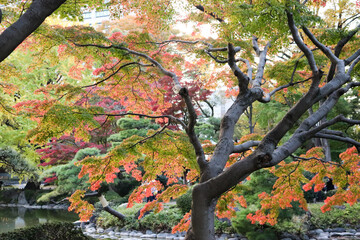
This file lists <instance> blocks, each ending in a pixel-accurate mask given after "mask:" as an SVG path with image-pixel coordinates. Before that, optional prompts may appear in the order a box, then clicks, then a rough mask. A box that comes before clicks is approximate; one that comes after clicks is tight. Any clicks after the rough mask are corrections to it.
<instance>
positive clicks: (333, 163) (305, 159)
mask: <svg viewBox="0 0 360 240" xmlns="http://www.w3.org/2000/svg"><path fill="white" fill-rule="evenodd" d="M290 157H292V158H293V159H294V161H298V162H300V161H310V160H317V161H319V162H322V163H327V164H330V165H335V166H341V164H339V163H335V162H330V161H326V160H324V159H321V158H316V157H310V158H304V157H299V156H295V155H292V154H291V155H290Z"/></svg>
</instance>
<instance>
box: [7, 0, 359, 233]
mask: <svg viewBox="0 0 360 240" xmlns="http://www.w3.org/2000/svg"><path fill="white" fill-rule="evenodd" d="M331 2H332V4H334V5H335V6H336V8H334V9H329V10H326V11H325V12H324V13H321V14H318V13H320V9H321V7H322V6H324V4H327V2H326V1H303V2H300V1H290V0H289V1H275V0H274V1H270V2H269V1H261V0H259V1H212V0H203V1H197V2H193V1H188V2H186V3H184V5H186V6H185V9H186V10H188V11H190V14H189V15H188V16H186V18H183V19H182V20H183V21H185V22H187V23H189V22H190V23H192V22H195V21H196V22H200V24H199V25H197V26H195V28H196V29H197V30H196V31H194V32H193V33H192V34H191V36H182V37H181V36H172V35H170V34H166V33H167V31H165V29H168V27H169V25H170V24H171V23H173V22H175V21H176V20H178V19H176V18H175V17H174V16H175V15H176V14H178V12H177V11H176V9H179V8H180V7H182V6H179V5H176V4H175V3H172V2H171V1H163V0H158V1H155V2H151V3H150V2H149V1H137V2H136V3H134V2H130V1H123V2H122V3H121V4H122V5H121V6H120V5H119V4H118V3H117V2H116V1H108V2H107V3H104V2H103V1H83V2H81V3H79V4H73V3H72V2H71V1H66V4H64V3H65V1H51V0H46V1H40V0H37V1H36V0H34V1H32V2H29V3H27V2H26V3H22V1H14V3H16V4H18V5H16V4H15V5H14V6H15V7H17V9H18V8H19V7H20V8H22V9H24V14H22V15H21V16H20V18H19V19H18V21H17V22H15V23H14V24H12V25H9V27H7V28H6V30H5V31H4V32H3V33H2V34H1V35H0V43H1V44H0V46H1V49H2V50H1V55H0V59H1V60H4V59H5V58H6V57H8V55H9V54H10V53H11V52H12V51H13V50H14V49H15V48H16V47H17V46H18V45H19V44H20V42H21V41H23V40H24V39H25V38H26V37H28V35H29V34H31V33H32V32H34V31H35V29H36V28H37V27H39V26H40V24H41V23H42V22H43V20H44V19H45V18H46V17H47V16H48V15H50V14H51V13H53V12H54V11H55V10H56V9H57V8H59V7H60V6H61V5H62V4H64V5H63V6H62V7H63V8H62V7H60V8H59V10H58V12H55V13H54V14H58V15H59V16H61V17H64V16H66V17H68V18H72V17H75V16H76V15H77V14H79V13H80V10H81V7H90V8H91V7H99V8H106V7H109V9H110V10H112V11H114V13H116V11H117V10H119V9H121V10H122V11H123V12H131V13H135V15H136V20H137V21H138V23H139V24H140V25H141V27H140V28H137V29H136V30H138V31H135V32H132V31H127V32H121V31H116V32H114V33H112V34H111V35H110V36H107V35H106V34H103V33H101V32H96V31H95V30H94V29H93V28H90V27H84V26H73V27H67V28H64V27H61V26H51V25H42V26H41V27H40V28H38V30H37V31H36V34H34V35H33V36H31V37H30V38H29V39H28V40H27V41H26V42H25V43H24V44H25V45H26V44H27V43H28V41H33V42H34V43H35V44H33V45H32V46H33V47H32V49H31V50H32V51H34V52H40V53H41V54H40V55H41V56H42V58H44V56H48V55H49V54H51V53H52V54H54V56H55V59H58V60H59V61H62V60H68V61H69V64H71V67H70V69H69V74H68V76H67V78H66V81H64V82H61V83H56V84H49V85H46V86H44V87H42V88H40V89H39V90H37V91H38V92H40V93H41V95H42V96H46V98H44V99H45V100H43V99H41V100H39V99H30V100H29V101H24V102H22V103H19V104H17V106H16V108H17V109H18V110H22V111H25V112H27V113H30V115H31V118H32V119H33V120H34V121H36V122H37V123H38V125H37V127H36V128H34V129H33V130H32V132H31V133H30V134H29V137H30V139H31V140H32V141H33V142H34V143H41V144H44V143H45V142H46V141H48V140H49V139H50V138H52V137H56V138H61V137H62V136H63V135H64V134H67V135H72V136H73V137H74V139H75V141H81V140H82V141H85V142H86V141H89V140H90V139H91V131H92V130H94V129H98V128H99V127H100V126H101V124H100V123H99V122H98V121H96V119H95V118H94V116H95V117H104V118H105V119H107V118H116V117H124V116H133V117H135V118H136V117H147V118H150V119H153V120H154V121H156V122H157V123H158V124H159V125H161V127H160V128H159V129H155V130H151V131H149V132H148V135H147V136H146V137H141V136H136V135H134V136H132V137H130V138H128V139H125V140H123V141H122V142H121V144H119V145H117V146H116V147H114V148H113V149H111V150H110V151H109V152H108V153H107V154H106V155H105V156H100V157H96V156H95V157H94V156H91V157H88V158H85V159H84V160H82V161H81V162H79V163H78V164H81V165H82V169H81V172H80V174H79V176H80V177H82V176H85V175H88V177H89V183H90V185H91V186H90V189H91V190H97V189H98V188H99V187H100V184H101V183H102V182H104V181H105V182H108V183H110V182H112V181H113V180H114V179H115V178H116V173H117V172H119V167H120V166H123V167H124V169H125V171H126V172H127V173H129V174H131V175H132V176H133V177H134V178H136V179H137V180H139V181H142V182H144V183H147V184H143V185H141V186H139V187H138V188H137V189H136V190H135V191H134V192H133V193H132V195H131V196H130V198H129V205H131V204H132V203H133V202H134V201H141V200H142V199H143V198H144V197H148V196H150V195H151V194H152V191H151V189H152V188H155V189H157V190H158V191H160V190H163V191H162V192H161V193H160V194H159V195H158V196H157V199H156V200H155V201H152V202H150V203H148V204H146V206H145V207H144V208H143V209H142V212H141V215H142V214H143V213H145V211H147V210H150V209H154V210H155V211H160V210H161V209H162V204H163V202H167V201H169V200H170V198H171V197H173V198H176V197H177V196H180V195H181V194H183V193H185V192H186V191H187V189H188V186H187V185H186V184H183V183H182V182H179V181H178V179H179V178H183V177H185V178H186V180H187V181H188V182H190V183H196V182H198V184H196V185H195V186H194V188H193V192H192V198H193V204H192V210H191V213H188V214H186V215H185V217H184V219H183V221H182V223H183V224H182V225H178V226H177V227H176V228H175V229H174V230H183V229H185V228H184V227H189V228H188V232H187V236H186V238H187V239H207V240H208V239H215V233H214V214H215V212H216V214H217V215H218V216H228V217H230V216H232V215H234V212H235V210H234V209H235V206H236V205H235V204H236V202H239V204H241V205H242V206H246V201H245V200H246V199H244V198H243V197H242V196H241V191H240V192H239V191H237V190H238V189H237V188H234V187H235V186H236V185H238V184H239V183H241V182H242V181H243V180H245V179H246V178H247V177H248V176H249V175H250V174H251V173H253V172H255V171H257V170H259V169H263V168H270V171H272V173H273V174H274V175H276V176H277V177H278V179H277V180H276V183H275V185H274V187H275V188H274V190H273V191H272V192H271V193H270V194H268V193H262V194H260V195H259V197H260V198H261V199H262V201H261V205H262V208H261V209H259V210H258V211H257V212H256V213H255V214H251V215H249V216H248V218H249V219H250V220H251V221H253V222H256V221H257V222H260V223H262V224H263V223H266V222H267V223H270V224H275V223H276V218H277V216H278V214H279V209H281V208H286V207H291V202H292V201H298V202H300V206H301V207H303V208H304V209H306V201H305V200H304V196H303V190H305V191H307V190H309V189H311V188H312V187H313V186H314V190H315V191H319V190H321V189H322V188H323V186H324V182H323V181H324V178H325V177H328V178H332V179H333V182H334V184H335V185H336V186H337V187H338V191H337V193H336V194H335V195H334V196H333V197H331V198H328V199H327V200H326V201H325V205H324V207H323V210H324V211H326V210H329V209H330V206H332V205H334V204H342V203H344V202H349V203H350V204H353V203H354V202H356V201H357V199H359V198H360V196H359V192H360V191H359V185H358V183H359V171H358V164H359V160H360V159H359V148H360V143H359V139H358V136H356V135H355V137H353V138H352V137H351V134H348V135H345V134H344V133H342V132H339V131H336V130H334V129H333V126H334V125H336V124H339V123H342V124H345V125H346V126H350V127H351V126H354V125H359V124H360V121H359V120H358V119H356V114H349V115H348V116H344V115H336V116H333V117H331V118H330V116H331V113H333V111H332V110H333V109H334V107H335V106H336V104H337V103H338V101H339V100H340V99H345V101H346V94H347V93H351V94H353V96H355V97H356V98H358V96H359V91H358V87H359V86H360V83H359V82H358V77H359V70H360V69H359V68H360V67H359V64H358V62H359V61H360V50H359V48H358V46H359V41H360V38H359V35H358V31H359V29H360V26H359V25H356V24H357V23H358V19H359V15H358V13H357V12H356V11H358V9H357V8H356V6H355V4H354V3H353V2H351V1H331ZM27 8H28V9H27ZM181 14H184V13H181ZM35 16H36V17H35ZM13 17H14V18H15V15H13ZM9 19H10V18H9ZM203 23H206V24H208V25H210V26H211V27H212V28H213V29H215V30H214V31H216V34H217V35H218V37H217V38H214V39H212V38H204V37H201V34H200V33H201V26H202V25H201V24H203ZM29 26H31V27H29ZM310 26H313V27H312V28H310V29H309V28H308V27H310ZM166 27H167V28H166ZM16 30H17V31H16ZM14 32H16V33H17V34H14ZM9 35H10V36H12V37H11V38H9ZM9 39H11V40H9ZM36 43H43V44H42V46H40V45H39V44H36ZM46 48H47V49H48V50H49V49H52V51H44V50H43V49H46ZM19 50H21V49H19ZM54 50H55V51H54ZM10 58H11V57H10ZM6 61H8V59H6V60H5V61H4V63H6ZM9 61H10V59H9ZM52 66H54V65H52ZM5 67H8V66H5ZM5 67H4V69H5ZM93 68H95V70H94V69H93ZM28 70H29V71H33V68H29V69H28ZM89 71H91V72H92V75H93V77H87V78H85V79H84V78H83V76H85V75H86V74H85V73H86V72H87V73H89ZM87 76H90V75H89V74H88V75H87ZM84 80H85V81H84ZM221 85H223V86H225V87H226V88H227V91H226V94H227V96H233V97H234V98H235V99H234V101H233V103H232V105H231V107H230V108H229V109H228V110H227V111H226V113H225V115H224V116H223V117H222V120H221V123H220V128H219V130H218V132H219V137H218V141H217V142H216V144H213V143H212V142H209V141H205V142H202V141H200V139H199V136H198V135H197V133H196V131H195V127H196V122H197V118H198V115H200V113H201V104H200V102H201V101H204V100H206V98H207V96H208V95H209V94H210V92H211V90H214V89H215V88H216V87H218V86H221ZM99 96H103V97H108V98H109V99H110V101H111V102H113V103H116V104H118V105H120V106H121V109H119V110H117V111H115V112H114V111H111V110H109V109H107V108H106V107H104V106H97V105H96V104H89V103H90V102H91V99H94V98H96V97H99ZM273 101H277V103H276V104H273ZM279 104H282V105H284V104H285V105H287V106H286V107H288V108H286V107H282V108H281V109H282V113H283V116H282V117H281V118H278V119H272V120H273V121H272V122H271V124H269V125H271V126H269V129H268V130H267V131H264V132H258V133H257V132H256V131H255V129H253V126H254V123H253V121H252V114H250V112H251V111H252V110H251V109H252V107H253V106H257V107H259V108H260V106H261V107H262V108H269V107H272V108H277V107H276V105H277V106H279ZM246 113H248V118H249V126H250V132H251V133H252V134H250V135H246V136H242V138H241V139H240V140H239V141H236V142H235V141H234V131H235V125H236V123H237V122H238V120H239V118H240V116H241V115H243V114H246ZM351 129H352V130H353V131H358V129H356V128H355V127H352V128H351ZM353 135H354V134H353ZM311 139H321V141H320V143H319V144H318V146H317V147H315V148H311V149H309V150H308V151H307V152H306V153H304V152H301V148H302V147H306V146H307V143H308V141H310V140H311ZM325 139H331V140H335V141H339V142H345V143H346V144H347V145H349V147H350V148H348V149H347V150H346V151H345V152H344V153H342V154H341V155H340V160H339V161H333V160H332V159H330V158H329V150H331V149H330V147H329V144H328V143H327V141H326V140H325ZM319 145H320V147H319ZM144 156H145V157H144ZM142 157H144V159H143V161H139V159H140V158H142ZM285 159H286V161H284V160H285ZM289 159H290V161H289ZM140 166H141V167H142V168H143V169H144V172H142V171H141V170H140V169H139V167H140ZM274 166H277V167H274ZM340 166H341V167H340ZM304 171H309V172H312V173H314V174H315V175H314V177H313V178H312V179H311V180H309V179H306V178H305V177H304V176H303V172H304ZM184 173H186V174H184ZM157 175H165V176H166V177H167V178H168V184H173V185H172V186H171V187H168V188H166V189H163V188H164V186H163V185H162V184H160V182H159V181H157V180H156V177H157ZM302 183H305V185H304V187H303V189H302V188H301V184H302ZM233 188H234V189H233ZM231 189H232V191H229V190H231ZM84 194H85V190H78V191H76V192H75V193H74V194H73V196H72V197H71V198H70V200H71V202H72V205H71V209H75V210H76V211H77V212H79V213H80V214H81V217H82V218H83V219H86V218H88V217H89V216H90V215H91V213H92V210H93V206H92V205H90V204H89V203H87V202H86V201H84V200H83V199H82V197H83V196H84ZM225 203H226V204H225ZM105 206H107V205H106V203H105ZM121 217H123V216H122V215H119V218H121Z"/></svg>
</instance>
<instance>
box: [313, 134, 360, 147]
mask: <svg viewBox="0 0 360 240" xmlns="http://www.w3.org/2000/svg"><path fill="white" fill-rule="evenodd" d="M314 136H315V137H317V138H326V139H332V140H336V141H340V142H344V143H349V144H351V145H354V146H355V147H356V149H357V150H358V151H360V142H357V141H355V140H354V139H352V138H349V137H341V136H336V135H330V134H325V133H316V134H315V135H314Z"/></svg>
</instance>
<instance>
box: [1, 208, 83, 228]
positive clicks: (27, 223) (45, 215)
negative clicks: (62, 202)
mask: <svg viewBox="0 0 360 240" xmlns="http://www.w3.org/2000/svg"><path fill="white" fill-rule="evenodd" d="M77 220H79V217H78V215H76V214H75V213H73V212H68V211H67V210H59V209H28V208H24V207H0V233H3V232H8V231H12V230H14V229H18V228H23V227H31V226H35V225H38V224H41V223H46V222H56V221H57V222H74V221H77Z"/></svg>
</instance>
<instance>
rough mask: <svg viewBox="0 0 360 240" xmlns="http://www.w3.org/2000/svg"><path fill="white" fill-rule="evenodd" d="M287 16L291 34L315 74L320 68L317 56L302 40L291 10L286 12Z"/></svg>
mask: <svg viewBox="0 0 360 240" xmlns="http://www.w3.org/2000/svg"><path fill="white" fill-rule="evenodd" d="M286 14H287V18H288V25H289V28H290V31H291V35H292V36H293V38H294V41H295V43H296V45H297V46H298V47H299V48H300V49H301V51H302V52H303V53H304V54H305V57H306V58H307V60H308V62H309V65H310V68H311V71H312V72H313V75H315V74H316V73H317V72H318V68H317V66H316V62H315V58H314V55H313V53H312V52H311V50H310V49H309V48H308V47H307V46H306V45H305V43H304V42H303V41H302V40H301V38H300V35H299V32H298V29H297V28H296V26H295V22H294V19H293V15H292V13H290V12H289V11H287V12H286Z"/></svg>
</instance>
